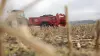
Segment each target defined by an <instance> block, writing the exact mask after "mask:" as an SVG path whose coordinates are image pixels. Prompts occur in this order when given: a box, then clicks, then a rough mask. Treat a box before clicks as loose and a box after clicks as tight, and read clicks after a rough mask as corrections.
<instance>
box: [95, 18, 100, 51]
mask: <svg viewBox="0 0 100 56" xmlns="http://www.w3.org/2000/svg"><path fill="white" fill-rule="evenodd" d="M96 37H97V38H96V43H95V44H96V45H95V49H96V53H98V52H99V50H100V49H99V40H100V20H98V21H97V23H96Z"/></svg>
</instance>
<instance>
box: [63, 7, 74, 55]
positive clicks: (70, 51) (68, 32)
mask: <svg viewBox="0 0 100 56" xmlns="http://www.w3.org/2000/svg"><path fill="white" fill-rule="evenodd" d="M65 14H66V29H67V39H68V48H69V53H68V55H69V56H72V41H71V37H70V28H69V23H68V8H67V6H65Z"/></svg>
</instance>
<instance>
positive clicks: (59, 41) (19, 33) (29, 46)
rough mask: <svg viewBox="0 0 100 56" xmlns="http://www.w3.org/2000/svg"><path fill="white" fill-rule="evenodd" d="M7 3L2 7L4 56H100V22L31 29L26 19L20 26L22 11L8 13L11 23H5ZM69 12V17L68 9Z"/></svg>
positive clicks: (0, 42)
mask: <svg viewBox="0 0 100 56" xmlns="http://www.w3.org/2000/svg"><path fill="white" fill-rule="evenodd" d="M36 1H37V0H36ZM6 2H7V1H6V0H2V2H1V5H0V16H1V17H0V19H1V20H0V56H100V21H97V23H95V24H81V25H70V27H68V25H69V24H68V23H67V25H66V27H55V28H52V27H49V28H45V27H44V28H42V29H41V28H40V27H37V26H27V25H26V24H27V23H26V22H24V20H25V19H23V18H21V20H20V19H19V21H20V23H22V25H20V24H18V23H19V21H16V20H18V18H15V17H17V13H20V11H18V12H17V13H14V14H13V13H11V15H10V14H9V13H8V16H7V18H6V19H8V20H4V21H3V19H5V17H4V18H3V17H2V16H4V15H3V13H4V7H5V5H6ZM32 4H34V3H32ZM30 5H31V4H30ZM26 8H27V6H26V7H24V8H23V9H26ZM23 9H22V10H23ZM65 9H66V10H65V14H66V16H68V10H67V7H65ZM10 20H11V22H9V21H10ZM67 21H68V18H66V22H67ZM16 23H17V24H16ZM25 23H26V24H25ZM14 24H15V25H14Z"/></svg>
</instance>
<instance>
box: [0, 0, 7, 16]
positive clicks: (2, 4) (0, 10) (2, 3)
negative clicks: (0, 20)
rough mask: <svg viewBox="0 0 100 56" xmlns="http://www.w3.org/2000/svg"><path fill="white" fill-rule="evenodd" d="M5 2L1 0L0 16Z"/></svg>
mask: <svg viewBox="0 0 100 56" xmlns="http://www.w3.org/2000/svg"><path fill="white" fill-rule="evenodd" d="M5 4H6V0H2V2H1V4H0V16H2V14H3V9H4V7H5Z"/></svg>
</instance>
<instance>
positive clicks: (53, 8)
mask: <svg viewBox="0 0 100 56" xmlns="http://www.w3.org/2000/svg"><path fill="white" fill-rule="evenodd" d="M35 1H36V0H9V1H8V3H7V7H6V8H7V9H8V10H11V9H22V8H23V7H25V6H26V5H28V4H30V3H34V2H35ZM65 5H67V6H68V18H69V20H70V21H76V20H96V19H99V18H100V0H40V1H39V2H38V3H35V4H33V5H32V6H31V7H28V8H27V9H26V10H25V11H24V13H25V17H27V18H29V17H38V16H41V15H44V14H53V15H56V13H63V14H64V13H65V12H64V6H65Z"/></svg>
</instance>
